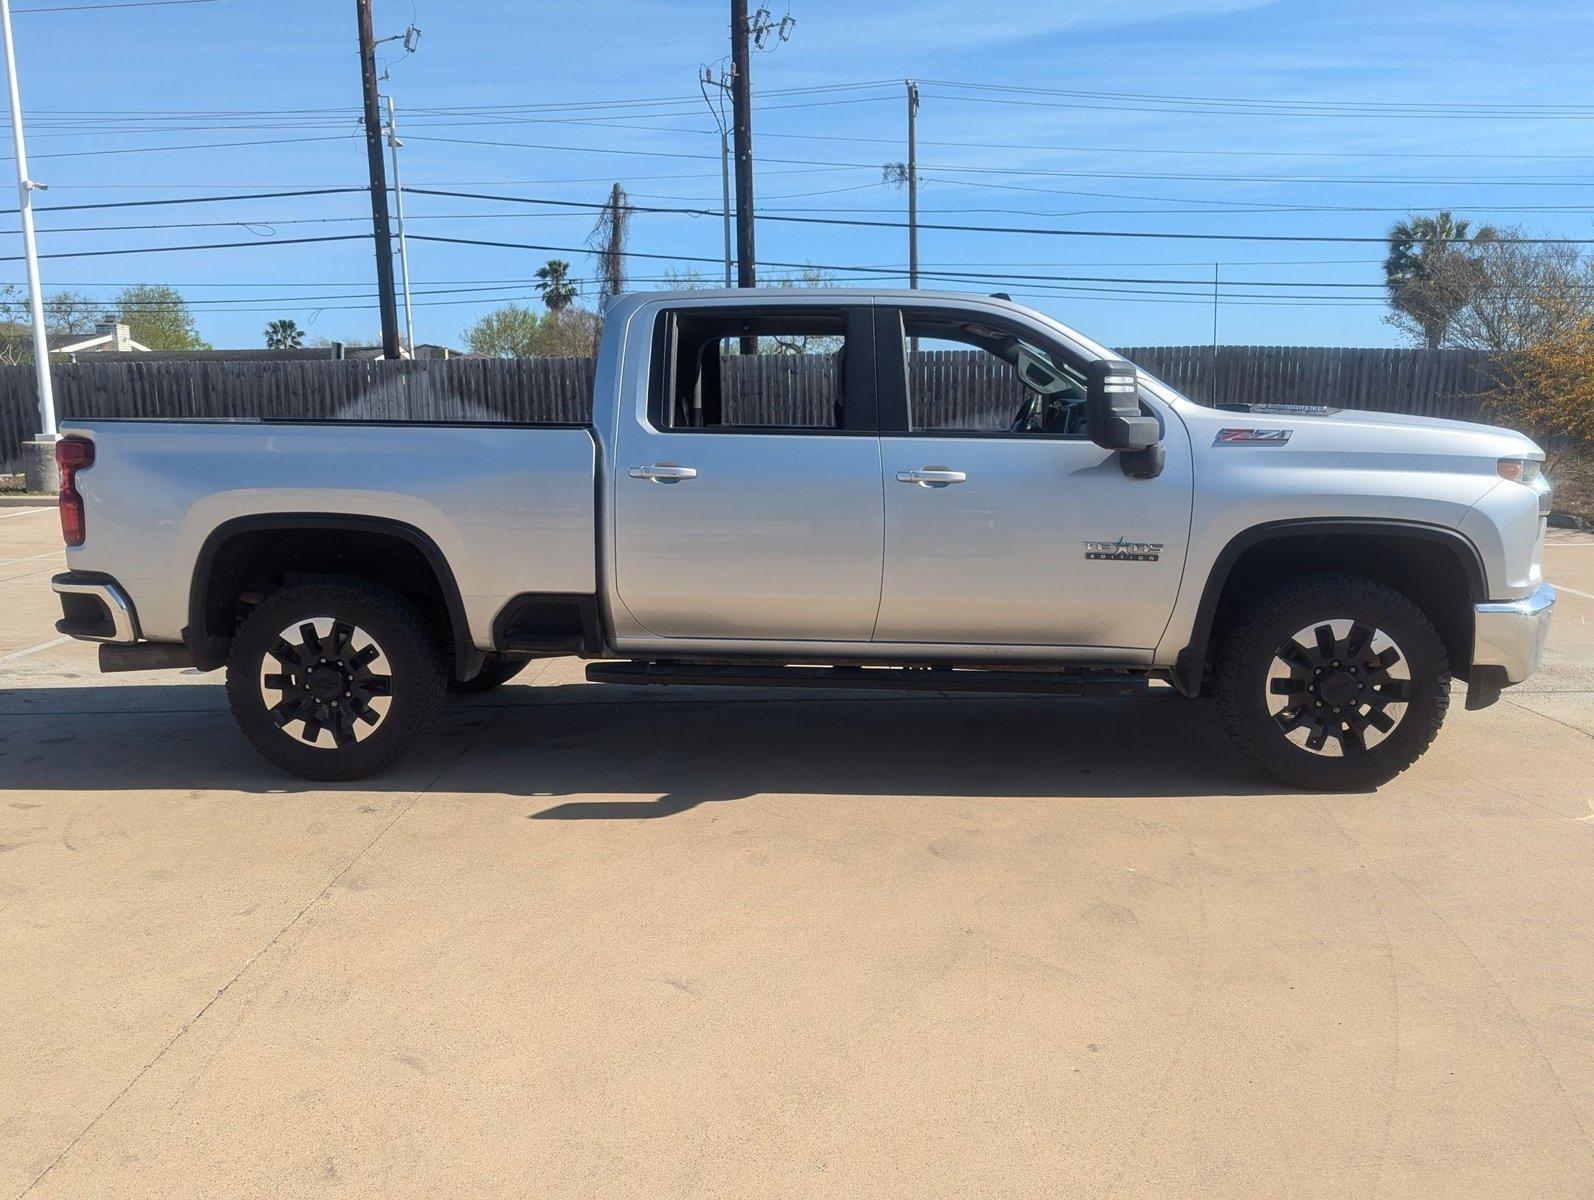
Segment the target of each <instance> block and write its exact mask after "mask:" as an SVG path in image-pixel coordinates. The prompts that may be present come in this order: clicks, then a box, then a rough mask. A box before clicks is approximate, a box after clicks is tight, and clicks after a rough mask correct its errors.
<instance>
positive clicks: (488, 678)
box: [448, 658, 531, 696]
mask: <svg viewBox="0 0 1594 1200" xmlns="http://www.w3.org/2000/svg"><path fill="white" fill-rule="evenodd" d="M530 665H531V659H529V658H489V659H488V660H487V661H486V662H484V663H483V664H482V669H481V670H480V671H478V672H476V674H475V676H473V677H472V678H470V679H455V678H454V677H453V676H452V675H450V676H449V679H448V690H449V691H450V692H452V693H453V694H454V695H456V696H469V695H474V694H476V693H478V692H490V691H492V690H493V689H494V688H495V687H499V686H500V685H502V684H506V683H508V682H509V681H510V680H511V679H513V678H514V677H515V676H516V675H519V674H520V673H521V672H522V671H524V670H525V669H526V668H527V667H528V666H530Z"/></svg>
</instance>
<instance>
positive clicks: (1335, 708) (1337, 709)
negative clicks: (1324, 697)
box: [1334, 704, 1339, 712]
mask: <svg viewBox="0 0 1594 1200" xmlns="http://www.w3.org/2000/svg"><path fill="white" fill-rule="evenodd" d="M1334 711H1335V712H1338V711H1339V706H1338V705H1337V704H1336V705H1335V706H1334Z"/></svg>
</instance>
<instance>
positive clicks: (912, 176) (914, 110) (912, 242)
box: [906, 79, 919, 288]
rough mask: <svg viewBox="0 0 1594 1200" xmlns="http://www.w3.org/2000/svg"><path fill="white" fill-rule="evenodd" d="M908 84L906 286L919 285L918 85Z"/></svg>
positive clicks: (909, 82)
mask: <svg viewBox="0 0 1594 1200" xmlns="http://www.w3.org/2000/svg"><path fill="white" fill-rule="evenodd" d="M906 83H907V85H908V286H909V287H910V288H917V287H918V286H919V85H918V84H916V83H914V82H913V80H911V79H909V80H907V81H906Z"/></svg>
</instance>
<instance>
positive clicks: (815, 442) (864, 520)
mask: <svg viewBox="0 0 1594 1200" xmlns="http://www.w3.org/2000/svg"><path fill="white" fill-rule="evenodd" d="M653 337H654V353H653V363H652V379H651V381H650V395H649V402H648V405H647V416H646V419H645V420H644V419H642V418H641V416H640V415H639V414H636V413H624V414H622V418H621V422H620V430H619V436H618V442H617V456H616V463H615V469H614V480H613V485H612V486H613V488H614V513H615V520H614V530H615V533H614V538H615V579H616V590H617V592H618V594H619V598H620V601H621V603H622V604H623V605H624V606H625V609H626V610H627V612H629V614H630V615H631V617H632V618H634V620H635V621H636V623H637V624H638V625H640V626H641V627H642V628H644V629H645V630H647V631H648V632H649V633H651V634H653V635H655V636H658V637H670V638H707V639H715V640H722V639H750V640H761V641H860V642H866V641H868V639H869V635H870V631H871V630H872V629H873V627H874V619H875V613H876V611H877V609H878V608H879V605H880V572H881V541H882V536H883V527H884V521H885V517H884V501H883V499H882V496H881V488H880V446H879V439H878V436H877V430H876V423H875V405H874V375H873V369H872V355H871V345H872V328H871V325H870V320H869V315H868V311H867V310H866V309H853V310H850V309H847V308H845V307H839V306H838V307H833V308H821V307H810V306H802V305H794V304H786V305H779V304H774V303H772V304H770V305H769V306H768V307H767V308H763V309H757V308H748V307H746V306H737V307H736V308H735V309H728V308H725V309H717V308H714V307H694V308H691V309H686V310H681V311H680V312H671V311H666V312H663V313H661V314H660V315H659V317H658V318H657V327H656V329H655V330H654V331H653Z"/></svg>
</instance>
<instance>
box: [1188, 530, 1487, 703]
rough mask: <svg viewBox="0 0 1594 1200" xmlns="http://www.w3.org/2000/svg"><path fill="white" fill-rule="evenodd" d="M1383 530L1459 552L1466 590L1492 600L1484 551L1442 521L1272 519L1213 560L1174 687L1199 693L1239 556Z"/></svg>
mask: <svg viewBox="0 0 1594 1200" xmlns="http://www.w3.org/2000/svg"><path fill="white" fill-rule="evenodd" d="M1370 533H1371V534H1385V535H1389V536H1393V537H1404V538H1412V539H1414V540H1418V541H1426V542H1432V543H1436V544H1438V545H1442V546H1445V547H1447V548H1448V549H1449V550H1450V551H1451V552H1452V553H1454V554H1455V556H1456V558H1457V560H1458V562H1459V563H1460V564H1461V569H1462V571H1463V572H1464V573H1465V574H1466V577H1467V590H1468V592H1469V594H1470V596H1471V598H1472V600H1473V601H1474V602H1475V603H1476V602H1478V601H1482V600H1487V599H1488V576H1487V574H1486V573H1485V571H1484V569H1483V556H1482V555H1481V554H1479V553H1478V548H1477V547H1476V546H1475V545H1473V544H1472V542H1471V540H1470V539H1468V538H1467V537H1466V536H1465V535H1464V534H1462V533H1460V532H1459V531H1457V530H1455V529H1449V528H1446V527H1445V526H1442V525H1426V524H1423V523H1422V522H1420V521H1402V520H1399V519H1398V518H1393V517H1323V518H1319V517H1303V518H1297V519H1291V520H1285V521H1268V522H1265V523H1264V524H1261V525H1253V526H1252V527H1251V528H1250V529H1246V530H1242V531H1241V532H1240V533H1237V534H1235V536H1234V537H1232V538H1230V539H1229V542H1228V544H1227V545H1226V546H1224V547H1223V549H1222V550H1221V551H1220V552H1219V554H1218V557H1217V558H1216V559H1215V560H1214V561H1213V563H1212V570H1211V571H1210V572H1209V573H1208V575H1207V582H1206V585H1205V586H1204V587H1203V588H1202V590H1201V603H1200V604H1199V606H1198V607H1197V608H1196V617H1195V623H1194V624H1193V625H1192V626H1191V629H1190V641H1189V642H1188V644H1186V646H1185V648H1184V649H1183V650H1181V651H1179V653H1178V655H1177V656H1176V657H1175V659H1174V666H1173V670H1172V672H1171V673H1170V678H1171V682H1172V683H1173V685H1174V687H1176V688H1178V689H1179V691H1180V692H1182V693H1184V694H1185V695H1186V696H1197V695H1200V693H1201V685H1202V680H1203V676H1204V674H1205V671H1206V661H1207V651H1208V649H1209V648H1210V646H1211V642H1212V627H1213V624H1214V622H1215V621H1216V620H1217V615H1218V602H1219V601H1220V600H1221V599H1222V598H1223V589H1224V588H1225V587H1226V586H1227V585H1228V582H1229V575H1230V573H1231V572H1232V571H1233V569H1234V564H1235V563H1236V562H1238V561H1239V560H1240V556H1241V555H1242V554H1244V553H1245V552H1246V551H1248V550H1253V549H1255V548H1256V547H1257V546H1261V545H1264V544H1266V543H1268V542H1281V541H1288V540H1292V539H1295V538H1303V537H1322V536H1325V535H1334V534H1352V535H1354V534H1370Z"/></svg>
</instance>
